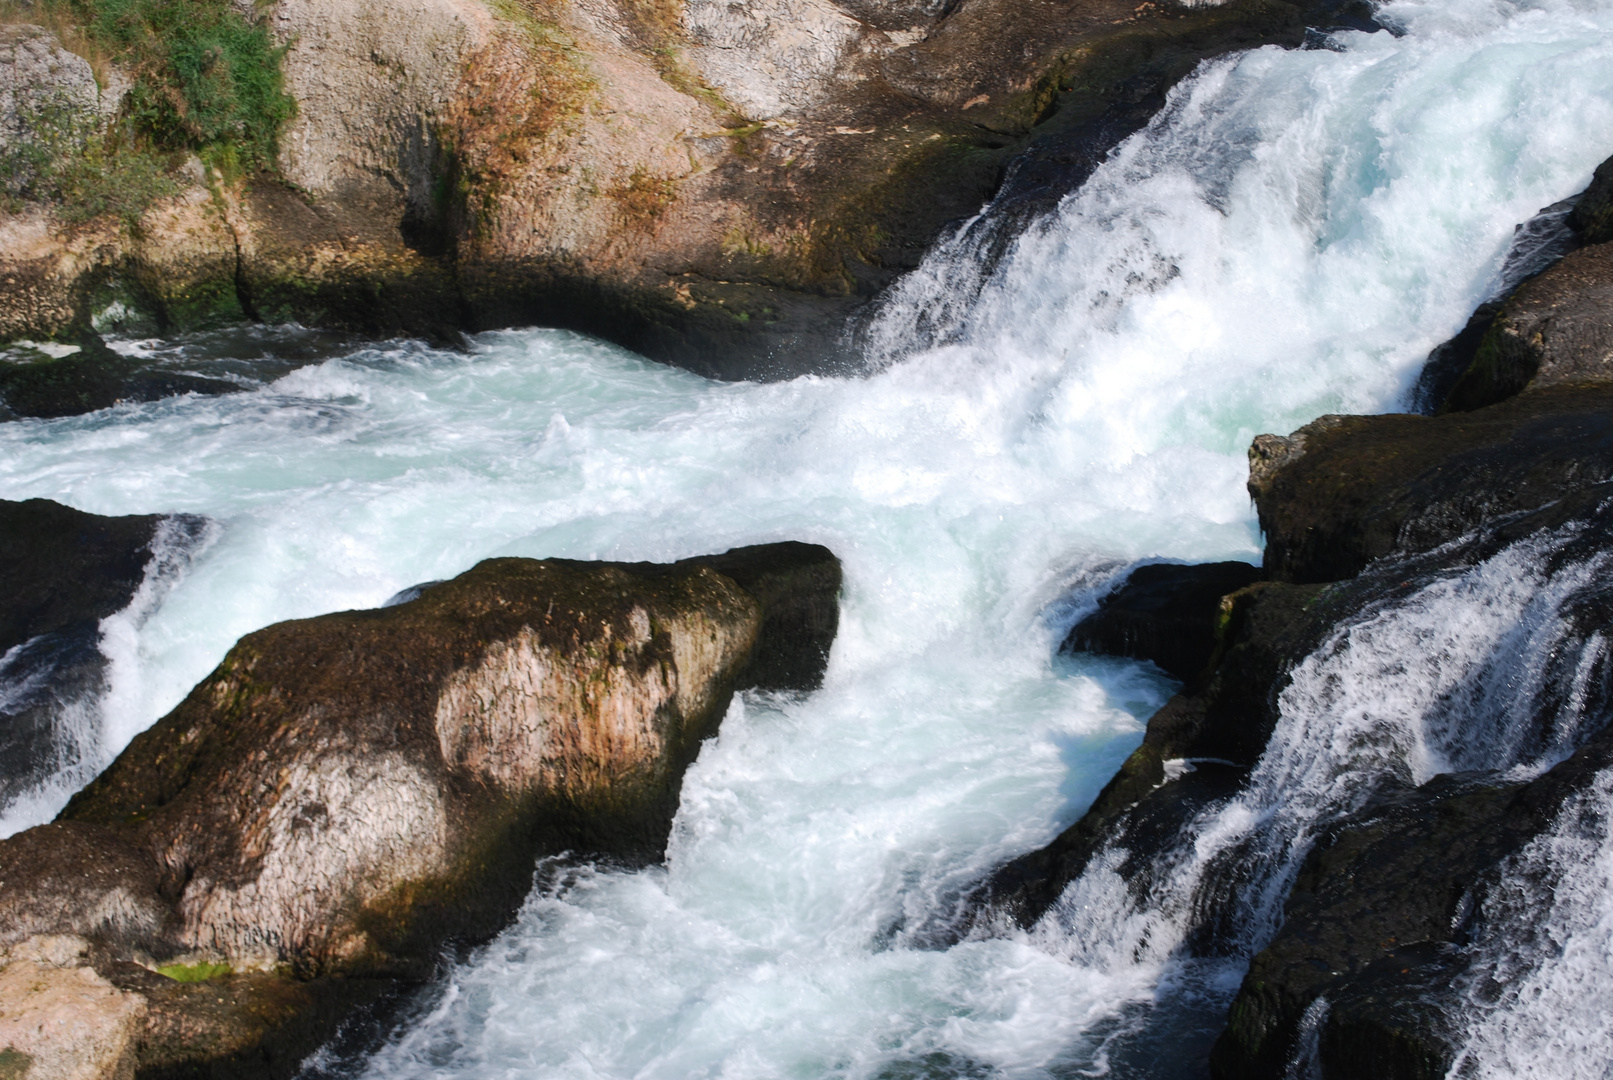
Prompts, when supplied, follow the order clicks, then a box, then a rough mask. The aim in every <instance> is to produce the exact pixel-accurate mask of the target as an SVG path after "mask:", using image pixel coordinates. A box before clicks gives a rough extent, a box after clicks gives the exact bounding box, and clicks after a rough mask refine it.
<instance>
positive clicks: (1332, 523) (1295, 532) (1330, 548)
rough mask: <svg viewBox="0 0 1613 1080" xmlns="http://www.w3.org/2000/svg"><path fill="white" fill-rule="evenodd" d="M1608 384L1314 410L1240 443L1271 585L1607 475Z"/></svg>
mask: <svg viewBox="0 0 1613 1080" xmlns="http://www.w3.org/2000/svg"><path fill="white" fill-rule="evenodd" d="M1610 408H1613V386H1608V385H1594V384H1592V385H1584V386H1559V387H1551V388H1547V389H1541V390H1536V391H1531V392H1530V393H1528V394H1525V395H1522V396H1520V397H1517V398H1513V399H1511V400H1508V401H1504V402H1502V403H1500V404H1497V405H1494V406H1491V407H1489V408H1486V409H1481V410H1478V411H1475V412H1471V413H1454V414H1449V415H1445V416H1438V417H1422V416H1409V415H1386V416H1347V417H1336V416H1335V417H1323V418H1321V419H1320V420H1317V421H1316V422H1315V423H1312V424H1309V425H1306V426H1305V427H1303V428H1301V429H1300V430H1299V431H1297V432H1295V433H1294V434H1293V435H1290V436H1287V437H1280V436H1270V435H1263V436H1260V437H1258V438H1257V439H1256V440H1255V444H1254V446H1253V448H1251V450H1250V468H1249V493H1250V495H1251V496H1253V497H1254V500H1255V503H1256V506H1257V507H1258V509H1259V513H1260V527H1261V529H1262V530H1263V531H1264V532H1265V534H1266V555H1265V569H1266V572H1267V574H1268V575H1270V576H1271V577H1272V578H1273V579H1274V580H1279V581H1294V582H1324V581H1338V580H1341V579H1345V578H1349V577H1352V576H1354V575H1355V574H1356V573H1358V572H1359V571H1360V570H1362V569H1363V568H1364V567H1365V566H1366V565H1367V564H1368V563H1370V562H1371V561H1372V560H1374V559H1377V558H1381V557H1383V556H1386V555H1390V554H1408V553H1413V552H1420V551H1428V550H1431V549H1433V548H1435V547H1438V546H1439V545H1440V544H1443V543H1446V542H1447V541H1450V540H1453V539H1455V538H1456V537H1458V536H1460V535H1462V534H1463V533H1465V532H1468V531H1469V530H1471V529H1474V528H1476V527H1478V526H1479V525H1481V524H1483V523H1485V522H1488V521H1493V520H1496V519H1498V518H1500V517H1503V516H1505V515H1508V514H1515V513H1519V512H1523V511H1529V510H1533V509H1535V508H1537V507H1540V506H1543V505H1544V504H1546V503H1549V502H1551V501H1553V500H1556V499H1559V498H1562V497H1563V496H1564V495H1565V494H1568V493H1572V492H1573V491H1576V490H1581V489H1583V488H1586V487H1588V486H1590V485H1592V484H1596V483H1599V482H1601V481H1602V480H1605V479H1607V478H1608V477H1609V476H1610V475H1613V419H1610V417H1613V413H1610V411H1609V410H1610Z"/></svg>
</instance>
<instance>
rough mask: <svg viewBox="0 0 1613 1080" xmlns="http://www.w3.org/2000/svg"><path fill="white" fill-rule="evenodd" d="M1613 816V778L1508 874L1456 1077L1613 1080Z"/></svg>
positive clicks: (1596, 785) (1567, 813)
mask: <svg viewBox="0 0 1613 1080" xmlns="http://www.w3.org/2000/svg"><path fill="white" fill-rule="evenodd" d="M1610 805H1613V770H1608V771H1604V772H1602V773H1601V774H1600V775H1598V776H1597V777H1596V779H1595V781H1594V782H1593V783H1592V784H1591V785H1590V787H1589V788H1588V789H1587V790H1585V791H1584V792H1581V793H1580V794H1578V795H1576V796H1574V797H1573V798H1571V799H1570V800H1569V802H1568V804H1567V805H1566V806H1564V808H1563V810H1562V812H1561V813H1560V814H1559V817H1558V821H1557V823H1556V825H1555V827H1554V828H1553V829H1552V830H1551V831H1550V832H1549V833H1547V834H1546V835H1544V836H1541V837H1538V838H1537V839H1536V840H1535V841H1534V842H1533V843H1531V844H1530V845H1529V846H1528V847H1526V848H1525V849H1524V850H1523V851H1522V852H1521V853H1519V855H1518V857H1517V858H1515V859H1513V860H1512V861H1511V862H1510V864H1509V865H1508V866H1507V867H1506V872H1505V875H1504V881H1503V885H1502V887H1501V888H1500V889H1498V890H1497V893H1496V895H1494V896H1492V898H1491V899H1490V901H1489V903H1487V904H1486V905H1485V910H1484V912H1483V917H1484V920H1485V922H1486V923H1487V924H1488V925H1489V926H1490V927H1492V928H1493V929H1492V932H1491V933H1489V934H1487V935H1486V936H1485V937H1484V939H1483V940H1482V941H1481V942H1479V944H1478V948H1477V950H1476V951H1477V953H1478V956H1477V964H1476V965H1475V967H1476V971H1475V974H1474V977H1473V978H1471V979H1470V980H1469V981H1470V983H1471V984H1472V987H1473V992H1472V993H1470V1002H1469V1006H1468V1009H1467V1010H1466V1013H1467V1015H1466V1016H1465V1017H1464V1019H1465V1020H1466V1021H1467V1025H1466V1026H1467V1032H1466V1038H1465V1041H1464V1043H1463V1045H1462V1047H1461V1050H1460V1052H1459V1054H1458V1055H1457V1060H1456V1065H1455V1067H1454V1068H1453V1069H1452V1070H1451V1071H1452V1075H1458V1076H1462V1077H1473V1078H1475V1080H1478V1078H1482V1080H1501V1078H1504V1077H1531V1078H1538V1080H1571V1078H1573V1080H1598V1078H1600V1080H1605V1078H1607V1077H1610V1076H1613V1035H1610V1033H1609V1029H1608V1024H1607V979H1608V971H1609V969H1610V968H1613V818H1610V815H1609V813H1608V807H1609V806H1610ZM1480 987H1485V988H1486V990H1487V989H1488V988H1489V987H1494V988H1495V989H1494V990H1493V991H1490V992H1484V991H1481V990H1480V989H1479V988H1480Z"/></svg>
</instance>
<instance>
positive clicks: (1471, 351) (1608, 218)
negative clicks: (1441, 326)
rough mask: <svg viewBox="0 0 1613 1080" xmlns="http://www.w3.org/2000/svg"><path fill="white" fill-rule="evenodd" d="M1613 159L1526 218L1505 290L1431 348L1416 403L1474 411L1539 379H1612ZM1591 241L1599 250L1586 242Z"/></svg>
mask: <svg viewBox="0 0 1613 1080" xmlns="http://www.w3.org/2000/svg"><path fill="white" fill-rule="evenodd" d="M1610 199H1613V159H1610V160H1608V161H1605V162H1603V163H1602V164H1601V165H1600V166H1598V167H1597V170H1596V174H1595V176H1594V177H1593V179H1592V180H1591V184H1590V187H1588V188H1587V189H1586V190H1585V191H1583V192H1581V193H1580V194H1579V195H1577V196H1575V197H1573V198H1570V199H1565V200H1563V201H1562V202H1560V203H1556V204H1554V205H1552V206H1548V207H1546V208H1544V209H1543V210H1541V211H1540V213H1539V214H1537V215H1536V216H1535V217H1534V218H1533V219H1531V220H1530V221H1528V222H1525V223H1524V224H1523V225H1520V226H1519V227H1518V236H1517V237H1516V238H1515V239H1514V241H1513V248H1512V250H1511V251H1510V252H1509V253H1508V255H1507V262H1506V264H1505V265H1504V266H1503V267H1502V274H1501V276H1502V284H1501V287H1500V289H1499V290H1498V294H1497V295H1496V296H1494V297H1491V298H1490V299H1488V300H1486V301H1485V302H1484V303H1482V304H1480V305H1479V306H1478V308H1477V309H1476V310H1475V311H1474V312H1473V316H1472V317H1471V318H1470V319H1469V320H1468V322H1467V325H1466V326H1465V327H1463V328H1462V331H1461V332H1460V333H1459V334H1457V335H1456V337H1454V338H1452V339H1451V340H1450V341H1447V342H1445V343H1444V344H1443V345H1441V346H1439V347H1438V348H1437V349H1435V350H1434V351H1433V352H1432V353H1430V354H1429V357H1428V362H1427V364H1425V365H1424V367H1423V370H1422V373H1421V375H1420V376H1419V377H1418V380H1417V384H1416V386H1415V387H1413V389H1412V393H1411V407H1412V411H1414V412H1419V413H1425V414H1435V413H1441V412H1466V411H1470V410H1472V409H1477V408H1482V407H1484V406H1485V405H1493V404H1495V403H1496V402H1498V401H1503V400H1505V399H1506V398H1509V397H1511V396H1513V395H1514V394H1518V393H1521V392H1522V391H1524V390H1525V389H1527V388H1530V387H1536V388H1538V387H1544V386H1554V385H1561V384H1570V383H1579V382H1586V381H1597V380H1601V379H1605V378H1606V377H1607V375H1608V371H1607V370H1605V368H1606V364H1607V363H1608V355H1609V353H1610V351H1613V339H1609V338H1608V333H1607V326H1608V325H1609V323H1610V322H1613V308H1610V298H1613V292H1610V291H1609V290H1610V288H1613V285H1610V278H1609V272H1610V267H1609V265H1608V259H1609V257H1610V255H1609V253H1608V252H1605V251H1600V250H1598V249H1597V246H1598V245H1603V244H1606V243H1607V242H1608V241H1609V240H1613V210H1610V206H1613V202H1610ZM1586 246H1591V247H1592V249H1593V250H1592V251H1590V252H1585V251H1581V250H1580V249H1581V248H1584V247H1586Z"/></svg>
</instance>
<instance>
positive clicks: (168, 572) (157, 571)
mask: <svg viewBox="0 0 1613 1080" xmlns="http://www.w3.org/2000/svg"><path fill="white" fill-rule="evenodd" d="M212 535H213V529H212V527H211V526H210V525H209V524H208V522H207V521H206V520H204V519H201V518H195V517H170V518H167V519H165V520H163V521H162V522H160V523H159V524H158V526H157V529H156V532H155V534H154V535H153V536H152V539H151V545H150V558H149V560H148V561H147V563H146V567H145V572H144V577H143V579H142V580H141V582H140V585H139V587H138V588H137V589H136V590H135V593H134V595H133V596H132V597H131V598H130V600H129V603H128V605H127V606H125V607H124V608H123V610H121V611H118V612H116V613H114V614H112V615H109V616H108V617H106V618H105V619H102V620H101V621H100V624H99V625H97V626H95V627H93V628H92V627H89V626H77V627H73V628H70V629H66V630H60V631H54V632H51V633H46V634H40V635H38V636H37V637H34V638H31V639H30V640H28V641H25V642H23V643H22V644H21V645H17V646H15V647H13V648H12V649H10V650H8V651H7V652H6V653H5V654H4V655H3V656H0V733H3V734H0V762H3V763H4V764H3V767H0V836H9V835H10V834H11V833H13V832H16V831H17V830H18V829H20V828H24V827H26V826H28V825H31V824H34V823H36V822H39V821H45V820H49V819H50V818H51V817H53V816H55V813H56V811H57V810H59V809H60V808H61V806H62V805H63V804H64V803H65V802H66V801H67V800H68V799H69V798H71V797H72V795H73V792H75V791H77V790H78V789H79V788H81V787H83V786H84V785H85V784H86V783H88V782H89V781H90V780H92V779H94V777H95V776H96V774H98V773H99V772H100V771H101V770H102V769H104V768H106V766H107V764H108V763H109V762H111V760H112V759H113V758H114V757H115V756H117V752H118V750H120V749H121V748H122V747H123V746H124V744H126V743H127V742H128V741H129V739H131V738H133V736H134V735H135V733H136V732H137V731H139V730H140V729H139V728H138V727H137V728H133V729H132V730H131V729H128V728H120V725H118V724H117V723H109V722H108V718H109V717H116V716H126V715H128V714H129V713H130V712H132V711H133V710H128V709H126V708H124V707H123V701H122V699H123V698H125V697H127V696H128V695H129V694H130V693H132V692H135V688H136V687H138V686H139V683H140V664H139V659H138V650H139V639H140V630H141V627H142V626H143V624H144V623H145V621H146V619H148V618H149V617H150V616H151V614H152V612H154V611H156V610H157V608H158V607H159V606H160V605H161V604H162V601H163V599H164V597H165V596H166V594H167V592H168V591H169V590H170V589H171V588H173V586H174V585H175V584H176V583H177V582H178V580H179V579H180V578H181V577H182V576H183V575H184V572H185V570H186V569H187V567H188V566H189V564H190V561H191V559H192V558H193V557H194V556H195V555H196V554H197V553H198V552H199V551H201V550H203V549H205V548H206V546H207V543H208V542H209V540H211V539H212ZM142 726H143V725H142Z"/></svg>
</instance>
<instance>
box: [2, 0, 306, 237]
mask: <svg viewBox="0 0 1613 1080" xmlns="http://www.w3.org/2000/svg"><path fill="white" fill-rule="evenodd" d="M0 22H34V23H40V24H43V25H44V26H45V27H46V28H47V29H49V30H51V31H52V32H53V33H55V34H56V36H57V37H58V38H60V39H61V41H62V43H63V45H64V46H65V47H67V48H69V49H71V50H73V51H75V52H77V53H79V54H80V55H82V56H84V57H85V58H86V59H87V60H89V62H90V64H91V67H92V68H94V69H95V71H96V73H97V79H98V81H99V82H100V83H101V85H102V86H103V87H105V86H106V85H107V84H108V81H109V79H108V74H109V71H110V70H111V69H112V68H114V67H115V68H116V69H117V70H118V71H120V72H121V73H123V74H124V75H125V76H126V77H128V78H130V79H132V81H133V85H132V86H131V87H130V89H129V91H128V95H127V97H126V98H125V99H124V102H123V110H122V113H121V114H120V117H119V119H118V122H117V123H116V124H114V125H113V126H111V127H110V128H109V129H106V130H103V129H102V128H101V125H100V124H99V122H98V120H97V118H96V117H95V116H93V115H91V114H88V113H85V112H83V111H80V110H75V109H74V108H73V107H72V106H71V104H70V103H67V102H65V101H62V102H46V103H37V102H36V103H35V104H34V106H33V108H32V115H27V114H26V113H25V115H24V117H23V119H24V124H25V128H26V129H27V130H28V131H29V132H30V137H29V138H27V139H22V140H14V141H13V143H12V144H11V145H8V146H6V147H4V148H0V197H3V198H4V200H5V201H7V202H10V203H12V204H15V202H16V201H17V200H19V199H34V200H48V201H52V202H56V203H58V204H59V205H60V207H61V213H62V215H63V217H65V218H66V219H67V220H68V221H70V222H75V223H78V222H84V221H88V220H91V219H94V218H98V217H103V216H107V215H113V216H117V217H119V218H122V219H123V220H124V221H126V222H129V223H133V222H134V221H135V220H136V219H137V218H138V217H139V216H140V214H141V213H142V212H143V211H144V210H145V208H146V207H147V206H149V205H150V204H151V202H152V201H153V200H155V199H157V198H160V197H162V196H163V195H165V194H168V193H170V192H171V191H173V190H175V188H176V185H175V183H174V181H173V180H172V179H170V177H169V175H168V174H169V173H170V172H171V171H172V168H173V166H174V165H175V164H177V160H176V155H178V154H182V153H186V152H191V153H195V154H197V155H199V156H200V157H201V159H202V160H203V161H204V162H205V163H206V164H207V165H208V166H210V167H211V170H216V172H217V173H218V174H219V175H221V176H223V177H224V178H225V179H226V180H235V179H237V178H239V177H240V176H241V175H243V174H244V173H246V172H250V171H254V170H260V169H272V168H273V167H274V158H275V152H276V150H277V148H278V147H277V143H278V139H279V135H280V131H281V129H282V128H283V127H284V126H285V124H286V122H287V121H288V120H290V119H291V117H292V116H294V115H295V114H296V102H295V100H294V99H293V98H292V97H291V96H290V95H289V94H287V93H286V91H285V85H284V83H285V80H284V75H283V73H282V71H281V60H282V58H283V56H284V54H285V47H284V46H279V45H276V44H275V42H274V39H273V38H272V37H271V36H270V35H269V31H268V28H267V27H266V26H264V25H263V24H261V23H257V22H252V21H250V20H249V19H247V18H246V17H244V16H243V15H242V14H241V12H240V11H239V10H238V9H237V8H236V7H235V6H234V5H233V4H231V3H230V0H33V2H32V3H28V4H26V5H25V4H24V3H23V2H22V0H0Z"/></svg>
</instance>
